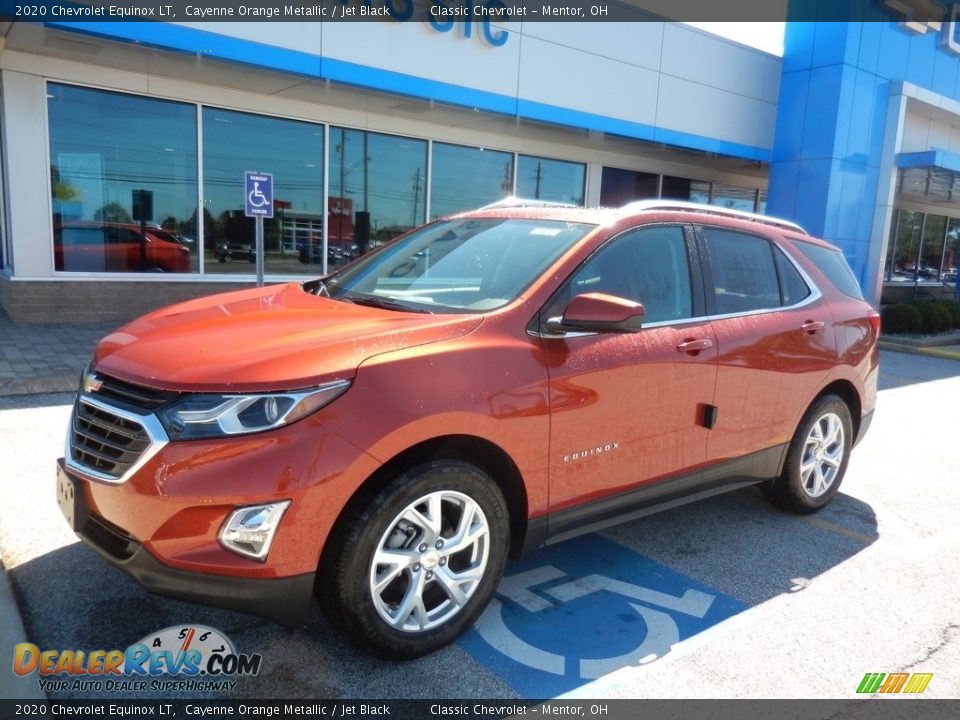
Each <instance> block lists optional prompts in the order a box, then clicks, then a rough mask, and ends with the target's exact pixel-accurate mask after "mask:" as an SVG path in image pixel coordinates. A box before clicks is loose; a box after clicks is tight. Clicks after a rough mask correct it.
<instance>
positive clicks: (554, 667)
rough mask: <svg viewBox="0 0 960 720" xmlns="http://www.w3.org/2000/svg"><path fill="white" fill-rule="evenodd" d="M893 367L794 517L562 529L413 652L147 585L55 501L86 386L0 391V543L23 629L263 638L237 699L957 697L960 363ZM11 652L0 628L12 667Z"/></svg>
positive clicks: (726, 512)
mask: <svg viewBox="0 0 960 720" xmlns="http://www.w3.org/2000/svg"><path fill="white" fill-rule="evenodd" d="M881 367H882V370H881V392H880V399H879V406H878V411H877V414H876V419H875V421H874V424H873V427H872V428H871V430H870V432H869V434H868V435H867V437H866V439H865V440H864V442H863V443H862V444H861V445H860V446H859V447H858V448H857V449H856V450H855V451H854V454H853V459H852V461H851V464H850V467H849V470H848V473H847V476H846V479H845V480H844V483H843V487H842V489H841V494H840V495H839V496H838V497H837V499H836V501H835V502H834V503H833V504H832V505H831V506H830V507H828V508H827V509H826V510H824V511H823V512H821V513H819V514H817V515H815V516H809V517H796V516H791V515H786V514H783V513H781V512H778V511H777V510H775V509H773V508H772V507H770V506H768V505H767V504H766V503H765V502H764V500H763V499H762V497H761V495H760V493H759V492H758V491H757V490H755V489H748V490H744V491H738V492H736V493H733V494H731V495H727V496H721V497H717V498H714V499H710V500H707V501H703V502H700V503H698V504H693V505H688V506H685V507H682V508H678V509H674V510H670V511H667V512H664V513H661V514H659V515H655V516H652V517H649V518H646V519H643V520H640V521H637V522H633V523H629V524H626V525H621V526H619V527H616V528H614V529H611V530H609V531H606V532H603V533H599V534H595V535H590V536H586V537H583V538H578V539H574V540H571V541H568V542H566V543H563V544H560V545H557V546H553V547H551V548H549V549H547V550H544V551H542V552H540V553H537V554H535V555H534V556H532V557H530V558H528V559H526V560H524V561H523V562H522V563H513V564H511V565H508V568H507V573H508V577H507V579H506V580H505V581H504V584H503V585H502V586H501V588H500V592H499V593H498V595H497V597H496V600H495V601H494V603H492V604H491V607H490V608H489V609H488V611H487V613H486V614H485V615H484V617H483V618H482V619H481V621H480V623H479V624H478V626H477V628H475V629H474V630H471V631H470V632H469V633H468V634H467V635H466V636H465V637H464V638H463V639H462V640H460V641H459V642H458V643H457V644H456V645H455V646H453V647H450V648H447V649H445V650H443V651H441V652H438V653H436V654H434V655H432V656H429V657H426V658H422V659H420V660H417V661H413V662H407V663H388V662H382V661H378V660H373V659H371V658H369V657H367V656H365V655H363V654H360V653H358V652H357V651H355V650H354V649H353V648H352V647H351V646H350V645H349V644H347V643H346V642H345V641H344V640H343V639H342V638H341V637H340V636H339V634H338V633H337V632H336V631H335V630H334V629H333V628H331V627H330V626H329V625H328V624H327V623H326V621H325V620H324V619H323V617H322V616H321V614H320V613H319V611H318V610H315V611H314V613H313V616H312V617H311V621H310V625H309V627H307V628H306V629H302V630H298V631H292V632H291V631H287V630H284V629H282V628H280V627H278V626H276V625H273V624H271V623H269V622H267V621H263V620H259V619H257V618H252V617H248V616H245V615H242V614H238V613H232V612H227V611H218V610H212V609H208V608H203V607H199V606H194V605H190V604H185V603H181V602H176V601H172V600H165V599H161V598H156V597H153V596H151V595H149V594H147V593H145V592H144V591H142V590H140V589H139V587H138V586H137V585H135V584H134V583H133V582H132V581H131V580H129V579H127V578H126V576H124V575H122V574H121V573H120V572H118V571H116V570H114V569H113V568H111V567H109V566H108V565H107V564H106V563H105V562H104V561H102V560H101V559H100V558H99V557H97V556H96V555H94V554H93V553H92V552H91V551H89V550H87V549H85V548H83V547H81V546H80V544H79V543H78V542H77V540H76V538H75V537H74V536H73V535H72V533H71V532H70V531H68V529H67V526H66V523H65V522H64V520H63V518H62V516H61V515H60V511H59V509H58V508H57V503H56V500H55V496H54V462H55V459H56V458H57V457H59V456H60V455H61V454H62V446H63V436H64V431H65V427H66V422H67V418H68V414H69V404H70V402H71V401H72V397H71V396H70V395H69V394H56V395H34V396H25V397H19V398H16V397H14V398H0V469H2V473H3V481H2V482H0V550H2V559H3V563H4V565H5V566H6V568H7V572H8V577H9V578H10V580H11V582H12V585H13V589H14V591H15V595H16V598H17V600H18V602H19V606H20V609H21V613H22V616H23V621H24V625H25V628H26V635H27V637H26V638H23V639H22V640H28V641H29V642H32V643H34V644H36V645H37V646H39V647H40V648H41V649H46V648H58V649H65V648H77V649H110V648H121V649H122V648H126V647H127V646H128V645H130V644H131V643H133V642H135V641H137V640H138V639H140V638H142V637H145V636H147V635H149V634H151V633H154V632H156V631H158V630H160V629H162V628H166V627H168V626H173V625H205V626H210V627H213V628H216V629H218V630H220V631H222V632H223V633H224V634H225V635H227V636H228V637H229V638H230V639H231V640H232V641H233V643H234V645H235V646H236V647H237V649H238V650H240V651H242V652H244V653H260V654H261V655H262V657H263V666H262V669H261V672H260V674H259V675H258V676H256V677H251V678H244V679H242V680H240V681H238V683H237V686H236V688H235V689H234V690H233V691H230V692H225V693H208V694H207V696H208V697H223V698H329V699H334V698H351V699H361V698H371V699H372V698H474V697H477V698H518V697H520V698H547V697H576V698H618V697H625V698H756V697H772V698H852V697H856V690H857V687H858V685H859V684H860V682H861V680H862V679H863V677H864V675H865V674H866V673H874V672H884V673H892V672H908V673H932V674H933V677H932V679H931V681H930V683H929V685H928V686H927V689H926V691H925V693H924V695H925V696H931V697H938V698H957V697H960V523H958V520H957V515H958V510H960V450H958V448H960V422H958V421H957V418H958V417H960V362H957V361H952V360H945V359H938V358H930V357H922V356H917V355H905V354H899V353H892V352H885V353H884V355H883V359H882V365H881ZM11 657H12V648H10V647H0V666H3V667H4V668H5V670H3V671H2V672H9V670H8V669H6V668H9V667H10V662H11ZM35 678H36V676H34V679H35ZM103 694H108V695H114V696H116V695H117V693H103ZM51 696H52V697H63V698H66V697H96V696H97V693H81V692H72V691H67V692H62V693H51ZM147 696H153V697H162V696H164V694H163V693H162V692H154V693H140V694H138V695H136V697H147ZM167 696H170V695H169V694H168V695H167ZM128 697H131V696H129V695H128Z"/></svg>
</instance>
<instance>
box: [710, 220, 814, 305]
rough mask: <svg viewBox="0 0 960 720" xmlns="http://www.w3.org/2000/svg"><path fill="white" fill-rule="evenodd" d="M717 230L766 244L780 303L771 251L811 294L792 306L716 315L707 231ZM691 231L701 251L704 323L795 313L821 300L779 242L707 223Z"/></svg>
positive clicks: (811, 284) (809, 280)
mask: <svg viewBox="0 0 960 720" xmlns="http://www.w3.org/2000/svg"><path fill="white" fill-rule="evenodd" d="M711 229H713V230H718V231H721V232H730V233H738V234H740V235H748V236H750V237H755V238H757V239H759V240H763V241H765V242H766V243H767V245H768V248H769V250H770V262H771V263H772V264H773V270H774V274H775V276H776V278H777V287H778V289H779V291H780V292H779V296H780V302H781V303H782V302H783V283H782V280H781V278H780V272H779V270H778V269H777V261H776V256H775V255H774V248H776V249H777V250H780V252H782V253H783V254H784V255H785V256H786V257H787V260H788V261H789V262H790V263H791V264H792V265H793V267H794V269H795V270H796V271H797V272H799V273H800V277H801V278H803V281H804V282H805V283H806V284H807V287H808V288H809V289H810V294H809V295H807V296H806V297H805V298H804V299H803V300H801V301H800V302H797V303H794V304H792V305H782V304H781V305H779V306H777V307H761V308H755V309H753V310H743V311H740V312H732V313H718V312H717V296H716V286H715V285H714V276H713V263H712V260H711V257H710V250H709V247H708V245H707V236H706V232H705V231H708V230H711ZM694 232H695V233H696V237H697V245H698V247H699V249H700V254H701V265H702V269H703V282H704V292H705V294H706V306H707V316H706V318H705V319H707V320H725V319H727V318H737V317H749V316H752V315H764V314H769V313H775V312H783V311H788V310H796V309H798V308H802V307H806V306H807V305H810V304H812V303H814V302H816V301H817V300H819V299H820V298H821V297H823V294H822V293H821V291H820V288H819V286H818V285H817V284H816V283H815V282H814V281H813V279H812V278H811V277H810V274H809V273H807V271H806V270H804V269H803V267H802V266H801V265H800V263H798V262H797V260H796V259H795V258H794V257H793V255H792V254H791V253H790V251H789V250H788V249H787V248H786V247H784V246H783V245H782V244H781V243H779V242H777V241H776V240H774V239H773V238H771V237H770V236H768V235H764V234H762V233H759V232H751V231H749V230H742V229H740V228H731V227H726V226H724V225H714V224H710V223H697V224H696V225H694Z"/></svg>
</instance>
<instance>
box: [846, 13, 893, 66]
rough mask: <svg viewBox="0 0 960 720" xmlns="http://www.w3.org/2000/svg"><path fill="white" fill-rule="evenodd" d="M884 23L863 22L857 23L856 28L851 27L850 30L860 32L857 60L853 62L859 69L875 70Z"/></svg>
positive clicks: (878, 59) (878, 58)
mask: <svg viewBox="0 0 960 720" xmlns="http://www.w3.org/2000/svg"><path fill="white" fill-rule="evenodd" d="M884 25H885V23H879V22H865V23H859V24H858V25H857V27H856V28H851V32H859V34H860V52H859V55H858V56H857V62H856V63H854V64H855V65H857V66H858V67H859V68H860V69H861V70H866V71H867V72H872V73H876V72H877V64H878V63H879V61H880V41H881V38H882V36H883V28H884Z"/></svg>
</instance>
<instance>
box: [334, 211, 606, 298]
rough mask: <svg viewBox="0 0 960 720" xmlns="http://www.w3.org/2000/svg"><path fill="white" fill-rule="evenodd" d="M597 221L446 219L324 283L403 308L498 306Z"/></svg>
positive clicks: (344, 294)
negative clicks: (586, 222)
mask: <svg viewBox="0 0 960 720" xmlns="http://www.w3.org/2000/svg"><path fill="white" fill-rule="evenodd" d="M593 227H594V226H592V225H589V224H585V223H569V222H561V221H556V220H529V219H520V220H517V219H503V218H492V219H491V218H487V219H476V218H467V219H459V220H445V221H441V222H438V223H434V224H431V225H427V226H425V227H423V228H421V229H420V230H415V231H414V232H412V233H410V234H408V235H406V236H404V237H401V238H398V239H397V240H396V241H394V242H392V243H390V244H389V245H388V246H386V247H385V248H383V249H382V250H380V251H379V252H376V253H373V254H371V255H368V256H366V257H364V258H361V259H360V260H358V261H357V262H356V263H354V264H353V265H350V266H349V267H346V268H344V269H343V270H341V271H340V272H338V273H336V274H334V275H331V276H330V277H329V278H327V280H326V282H325V283H324V284H322V285H321V286H320V287H321V288H322V292H323V293H324V294H327V293H328V294H329V295H330V296H331V297H333V298H334V299H337V300H345V301H348V302H356V303H358V304H370V305H377V306H378V307H388V308H391V309H398V310H413V311H419V312H464V311H466V312H483V311H486V310H493V309H495V308H498V307H500V306H502V305H506V304H507V303H508V302H510V301H512V300H513V299H515V298H516V297H517V296H519V294H520V293H521V292H522V291H523V290H524V289H525V288H526V287H527V286H528V285H530V283H532V282H533V281H534V279H535V278H536V277H537V276H539V275H540V273H542V272H543V271H544V270H545V269H546V268H547V267H548V266H549V265H550V264H551V263H552V262H553V261H554V260H556V259H557V258H558V257H559V256H560V254H561V253H563V252H564V251H565V250H567V249H568V248H570V247H571V246H572V245H573V244H574V243H575V242H576V241H577V240H579V239H580V238H582V237H583V236H584V235H585V234H586V233H587V232H589V231H590V230H591V229H592V228H593ZM318 291H319V290H318Z"/></svg>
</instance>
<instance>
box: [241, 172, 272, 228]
mask: <svg viewBox="0 0 960 720" xmlns="http://www.w3.org/2000/svg"><path fill="white" fill-rule="evenodd" d="M243 192H244V202H243V205H244V208H243V209H244V214H245V215H246V216H247V217H265V218H272V217H273V175H271V174H270V173H258V172H250V171H249V170H247V171H246V172H245V173H244V174H243Z"/></svg>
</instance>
